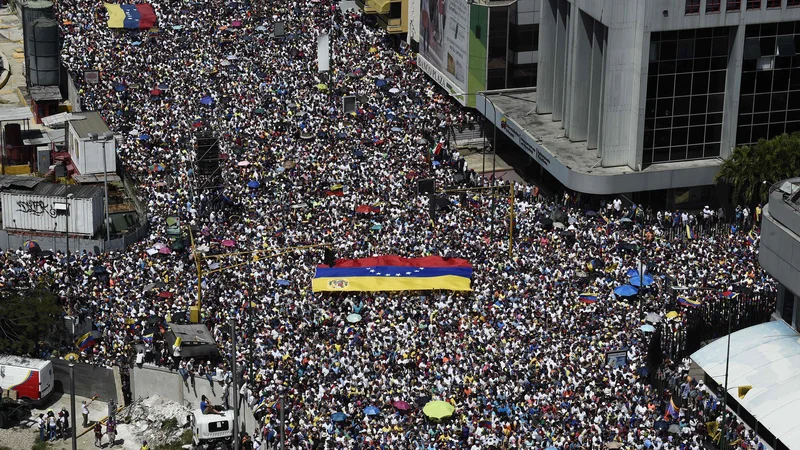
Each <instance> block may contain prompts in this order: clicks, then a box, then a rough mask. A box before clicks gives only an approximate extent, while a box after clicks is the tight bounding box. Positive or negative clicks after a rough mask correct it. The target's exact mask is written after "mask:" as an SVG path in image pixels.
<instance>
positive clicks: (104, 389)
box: [51, 359, 123, 406]
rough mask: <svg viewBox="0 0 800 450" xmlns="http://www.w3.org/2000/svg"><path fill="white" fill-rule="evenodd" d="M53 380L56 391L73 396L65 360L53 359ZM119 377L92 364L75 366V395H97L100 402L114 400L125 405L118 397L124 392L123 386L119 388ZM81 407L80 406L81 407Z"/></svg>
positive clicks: (67, 364) (111, 371) (67, 365)
mask: <svg viewBox="0 0 800 450" xmlns="http://www.w3.org/2000/svg"><path fill="white" fill-rule="evenodd" d="M51 361H52V363H53V378H55V388H56V390H58V391H60V392H63V393H65V394H71V393H72V392H70V381H69V363H68V362H67V361H64V360H63V359H52V360H51ZM117 381H118V377H115V376H114V371H113V370H111V369H107V368H105V367H95V366H93V365H91V364H83V363H78V364H75V394H77V395H79V396H82V397H89V398H91V397H92V396H94V395H95V394H96V395H98V396H100V397H99V400H100V401H103V402H108V401H109V400H110V399H113V400H114V401H116V402H117V404H118V405H122V404H123V399H122V398H119V397H118V394H119V393H121V392H122V388H121V386H120V387H119V389H118V387H117ZM79 406H80V405H79Z"/></svg>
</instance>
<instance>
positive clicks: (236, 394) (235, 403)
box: [231, 316, 239, 450]
mask: <svg viewBox="0 0 800 450" xmlns="http://www.w3.org/2000/svg"><path fill="white" fill-rule="evenodd" d="M231 366H232V367H233V386H232V389H233V450H239V371H238V370H236V318H235V317H233V316H231Z"/></svg>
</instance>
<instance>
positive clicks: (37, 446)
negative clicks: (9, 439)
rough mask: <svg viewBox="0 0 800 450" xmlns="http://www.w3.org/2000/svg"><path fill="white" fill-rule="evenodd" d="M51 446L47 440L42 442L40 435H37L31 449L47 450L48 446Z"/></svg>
mask: <svg viewBox="0 0 800 450" xmlns="http://www.w3.org/2000/svg"><path fill="white" fill-rule="evenodd" d="M49 447H50V446H49V445H47V442H42V441H40V440H39V437H38V436H37V437H36V441H35V442H34V443H33V445H32V446H31V450H46V449H47V448H49ZM3 448H5V447H3Z"/></svg>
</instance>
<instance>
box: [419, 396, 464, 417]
mask: <svg viewBox="0 0 800 450" xmlns="http://www.w3.org/2000/svg"><path fill="white" fill-rule="evenodd" d="M455 410H456V408H455V406H453V405H451V404H450V403H447V402H443V401H441V400H434V401H432V402H428V404H427V405H425V407H424V408H422V413H423V414H425V415H426V416H428V417H430V418H431V419H444V418H446V417H450V416H452V415H453V412H455Z"/></svg>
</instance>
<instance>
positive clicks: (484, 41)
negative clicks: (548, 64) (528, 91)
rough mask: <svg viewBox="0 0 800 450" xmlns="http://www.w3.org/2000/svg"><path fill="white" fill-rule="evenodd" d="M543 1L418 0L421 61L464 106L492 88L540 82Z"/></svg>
mask: <svg viewBox="0 0 800 450" xmlns="http://www.w3.org/2000/svg"><path fill="white" fill-rule="evenodd" d="M541 1H542V0H497V1H491V0H412V3H411V4H410V6H409V8H410V9H412V10H413V11H414V12H412V13H410V14H409V16H410V17H411V18H412V23H411V24H410V25H409V40H410V41H412V45H413V46H414V47H415V48H416V46H417V45H418V46H419V57H418V61H417V62H418V65H419V67H420V69H422V70H423V71H424V72H425V73H427V74H428V75H429V76H430V77H431V78H433V80H434V81H436V82H437V83H438V84H439V85H441V86H442V87H443V88H445V89H446V90H447V91H448V92H449V93H450V95H451V96H453V98H455V99H456V100H458V101H459V102H460V103H461V104H462V105H465V106H469V107H475V106H476V94H477V93H479V92H482V91H486V90H490V91H492V90H498V89H511V88H521V87H530V86H535V85H536V66H537V59H538V57H537V51H538V37H539V25H538V22H539V17H540V15H541V12H540V10H539V8H540V5H541Z"/></svg>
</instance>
